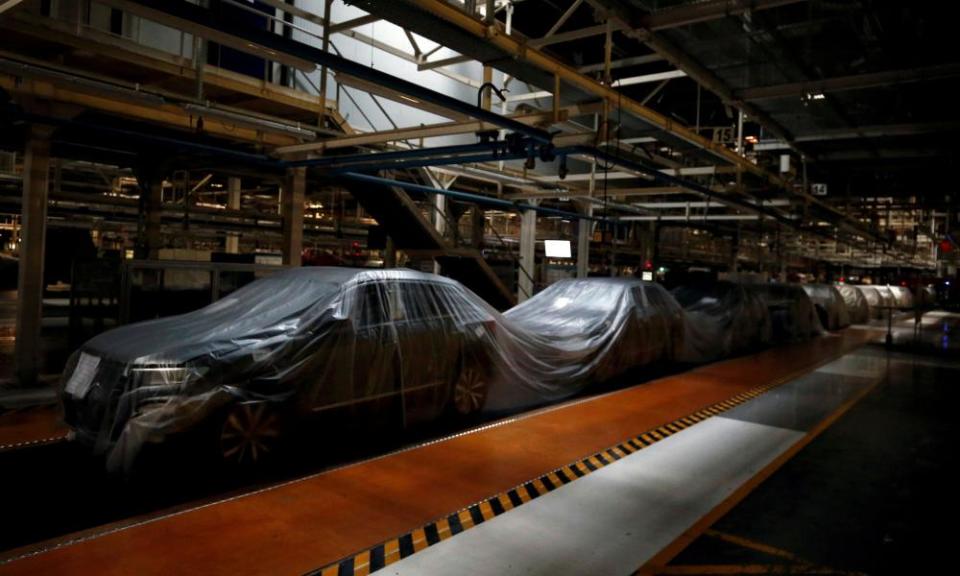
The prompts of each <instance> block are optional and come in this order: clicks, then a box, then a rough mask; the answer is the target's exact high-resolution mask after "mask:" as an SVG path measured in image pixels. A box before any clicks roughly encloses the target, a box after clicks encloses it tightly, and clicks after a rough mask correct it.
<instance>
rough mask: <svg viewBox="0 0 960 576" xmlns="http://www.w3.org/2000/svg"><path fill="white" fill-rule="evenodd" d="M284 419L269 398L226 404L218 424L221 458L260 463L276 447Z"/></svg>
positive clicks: (226, 461) (243, 463) (225, 461)
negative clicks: (264, 400)
mask: <svg viewBox="0 0 960 576" xmlns="http://www.w3.org/2000/svg"><path fill="white" fill-rule="evenodd" d="M281 423H282V419H281V415H280V413H279V412H278V411H277V410H276V409H275V407H274V406H272V405H270V404H268V403H266V402H237V403H234V404H231V405H229V406H227V408H226V410H224V413H223V415H222V417H221V418H220V420H219V425H218V426H216V428H215V433H216V434H215V440H216V447H217V451H218V454H219V456H220V460H221V461H222V463H223V464H225V465H228V466H237V467H247V466H256V465H258V464H261V463H262V462H263V461H264V460H265V459H268V458H270V457H271V456H272V455H273V454H274V453H275V452H276V450H277V447H278V444H279V442H280V438H281Z"/></svg>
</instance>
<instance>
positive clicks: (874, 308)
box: [854, 284, 885, 318]
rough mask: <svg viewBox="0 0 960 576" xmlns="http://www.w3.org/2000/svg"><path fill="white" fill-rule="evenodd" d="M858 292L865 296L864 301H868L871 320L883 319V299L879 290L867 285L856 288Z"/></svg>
mask: <svg viewBox="0 0 960 576" xmlns="http://www.w3.org/2000/svg"><path fill="white" fill-rule="evenodd" d="M854 288H856V290H857V292H860V294H862V295H863V299H864V300H866V301H867V307H868V308H869V309H870V317H871V318H882V317H883V316H884V315H885V312H884V310H883V306H884V304H883V298H881V297H880V292H879V291H878V290H877V287H876V286H870V285H867V284H862V285H859V286H854Z"/></svg>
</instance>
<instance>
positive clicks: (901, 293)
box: [888, 286, 913, 310]
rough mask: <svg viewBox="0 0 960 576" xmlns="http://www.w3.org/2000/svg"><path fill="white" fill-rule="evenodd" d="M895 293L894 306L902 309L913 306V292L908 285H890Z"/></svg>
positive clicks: (891, 290)
mask: <svg viewBox="0 0 960 576" xmlns="http://www.w3.org/2000/svg"><path fill="white" fill-rule="evenodd" d="M888 288H889V289H890V292H891V293H892V294H893V302H894V306H896V307H897V308H900V309H901V310H907V309H909V308H913V292H911V291H910V289H909V288H907V287H906V286H888Z"/></svg>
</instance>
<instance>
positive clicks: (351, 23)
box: [330, 14, 380, 34]
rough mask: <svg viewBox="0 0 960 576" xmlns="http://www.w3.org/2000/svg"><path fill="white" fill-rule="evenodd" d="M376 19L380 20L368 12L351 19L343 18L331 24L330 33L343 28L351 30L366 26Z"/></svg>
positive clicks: (340, 30) (341, 30)
mask: <svg viewBox="0 0 960 576" xmlns="http://www.w3.org/2000/svg"><path fill="white" fill-rule="evenodd" d="M378 20H380V18H377V17H376V16H373V15H370V14H367V15H366V16H359V17H357V18H354V19H353V20H344V21H343V22H338V23H336V24H331V25H330V33H331V34H336V33H338V32H343V31H344V30H351V29H353V28H357V27H360V26H366V25H367V24H372V23H373V22H376V21H378Z"/></svg>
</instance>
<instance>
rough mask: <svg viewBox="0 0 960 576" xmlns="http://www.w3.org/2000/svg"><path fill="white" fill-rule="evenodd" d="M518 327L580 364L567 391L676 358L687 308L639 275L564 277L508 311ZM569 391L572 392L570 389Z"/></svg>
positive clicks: (562, 361) (558, 361) (564, 360)
mask: <svg viewBox="0 0 960 576" xmlns="http://www.w3.org/2000/svg"><path fill="white" fill-rule="evenodd" d="M504 318H506V319H507V320H509V321H510V322H511V323H512V325H513V327H514V328H516V329H519V330H524V331H525V332H526V333H527V334H530V335H531V338H528V340H529V339H532V338H533V337H536V338H540V339H543V340H545V341H546V342H547V343H548V344H549V345H550V346H549V347H545V348H546V350H547V352H546V353H548V354H549V353H551V352H552V351H553V350H556V349H559V350H561V353H560V357H557V358H552V359H551V363H552V364H554V365H570V366H574V367H576V369H577V370H576V373H575V374H574V373H572V372H571V373H570V374H569V375H568V376H569V377H568V382H569V384H568V385H567V386H566V388H565V389H566V391H567V392H569V393H571V394H572V393H574V392H576V391H578V390H579V389H580V388H581V387H583V386H585V385H586V384H587V383H589V382H594V381H603V380H606V379H608V378H610V377H613V376H615V375H617V374H620V373H622V372H625V371H626V370H628V369H630V368H634V367H637V366H643V365H646V364H651V363H653V362H656V361H659V360H673V359H674V358H676V356H677V354H678V353H679V351H680V350H681V348H682V347H683V336H684V315H683V309H682V308H681V307H680V305H679V304H677V302H676V300H674V298H673V296H671V295H670V293H669V292H668V291H667V290H666V289H664V288H663V287H662V286H660V285H659V284H654V283H652V282H643V281H641V280H638V279H636V278H579V279H564V280H559V281H557V282H555V283H553V284H551V285H550V286H548V287H547V288H546V289H544V290H543V291H542V292H539V293H538V294H536V295H534V296H533V297H532V298H530V299H528V300H525V301H524V302H522V303H520V304H518V305H517V306H514V307H513V308H511V309H510V310H507V311H506V312H505V313H504ZM568 395H569V394H568Z"/></svg>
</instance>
